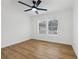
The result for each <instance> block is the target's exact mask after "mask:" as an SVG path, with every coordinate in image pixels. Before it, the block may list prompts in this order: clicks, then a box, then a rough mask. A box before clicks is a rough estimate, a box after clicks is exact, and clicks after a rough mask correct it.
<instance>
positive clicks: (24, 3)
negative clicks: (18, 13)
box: [18, 1, 32, 7]
mask: <svg viewBox="0 0 79 59" xmlns="http://www.w3.org/2000/svg"><path fill="white" fill-rule="evenodd" d="M18 3H21V4H23V5H26V6H28V7H32V6H30V5H28V4H26V3H23V2H21V1H18Z"/></svg>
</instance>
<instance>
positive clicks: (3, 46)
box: [1, 38, 31, 48]
mask: <svg viewBox="0 0 79 59" xmlns="http://www.w3.org/2000/svg"><path fill="white" fill-rule="evenodd" d="M30 39H31V38H24V39H20V40H18V41H16V42H12V43H9V44H5V45H1V48H5V47H8V46H11V45H14V44H17V43H20V42H23V41H28V40H30Z"/></svg>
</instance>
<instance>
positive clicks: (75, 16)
mask: <svg viewBox="0 0 79 59" xmlns="http://www.w3.org/2000/svg"><path fill="white" fill-rule="evenodd" d="M73 26H74V27H73V32H74V33H73V35H74V36H73V38H74V39H73V45H72V46H73V49H74V51H75V53H76V55H77V56H78V1H77V0H74V10H73Z"/></svg>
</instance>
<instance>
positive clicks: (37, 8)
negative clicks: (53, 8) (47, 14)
mask: <svg viewBox="0 0 79 59" xmlns="http://www.w3.org/2000/svg"><path fill="white" fill-rule="evenodd" d="M36 9H37V10H43V11H47V9H42V8H36Z"/></svg>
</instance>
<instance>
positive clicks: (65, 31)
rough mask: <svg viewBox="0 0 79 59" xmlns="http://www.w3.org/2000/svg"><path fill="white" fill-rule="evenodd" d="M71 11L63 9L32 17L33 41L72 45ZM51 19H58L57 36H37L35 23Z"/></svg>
mask: <svg viewBox="0 0 79 59" xmlns="http://www.w3.org/2000/svg"><path fill="white" fill-rule="evenodd" d="M72 16H73V9H72V8H70V9H65V10H61V11H58V12H54V13H47V14H44V15H38V16H34V17H32V19H33V21H32V24H33V25H32V27H33V29H32V30H33V34H32V37H33V38H34V39H41V40H46V41H52V42H58V43H64V44H70V45H71V44H72V36H73V35H72V31H73V30H72V29H73V27H72V24H73V18H72ZM50 17H51V18H56V19H58V35H57V36H53V35H52V36H48V35H38V34H37V21H39V20H49V19H50Z"/></svg>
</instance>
